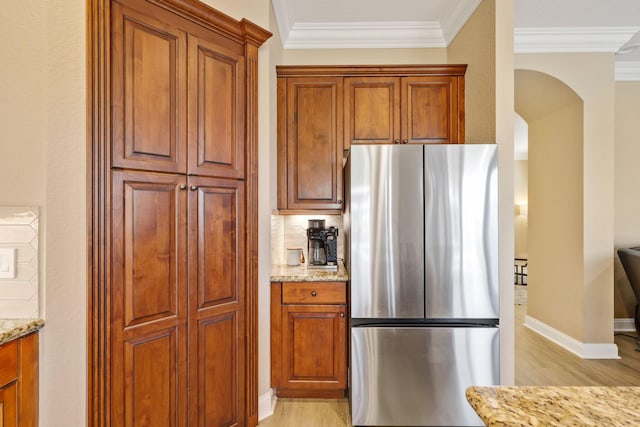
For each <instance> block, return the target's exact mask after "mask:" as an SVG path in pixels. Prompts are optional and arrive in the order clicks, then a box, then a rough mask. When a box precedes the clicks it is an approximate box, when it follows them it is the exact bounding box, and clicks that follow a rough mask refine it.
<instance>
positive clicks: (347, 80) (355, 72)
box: [277, 65, 466, 213]
mask: <svg viewBox="0 0 640 427" xmlns="http://www.w3.org/2000/svg"><path fill="white" fill-rule="evenodd" d="M465 71H466V65H400V66H391V65H384V66H343V67H338V66H278V67H277V74H278V209H279V210H280V211H282V212H287V211H293V212H299V211H305V210H313V211H317V210H324V211H327V213H339V212H341V211H342V207H343V206H342V197H343V195H342V191H343V189H342V186H343V183H342V159H343V156H344V154H343V151H344V150H348V149H349V147H350V146H351V144H400V143H404V144H461V143H464V74H465Z"/></svg>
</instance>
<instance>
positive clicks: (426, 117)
mask: <svg viewBox="0 0 640 427" xmlns="http://www.w3.org/2000/svg"><path fill="white" fill-rule="evenodd" d="M402 99H403V110H404V113H403V116H402V134H403V137H402V138H403V140H404V139H406V140H407V141H408V142H409V143H416V144H426V143H458V142H459V141H458V131H459V130H458V79H457V78H456V77H448V76H433V77H405V78H404V79H403V80H402Z"/></svg>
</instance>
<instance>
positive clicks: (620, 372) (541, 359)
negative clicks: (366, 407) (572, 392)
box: [259, 305, 640, 427]
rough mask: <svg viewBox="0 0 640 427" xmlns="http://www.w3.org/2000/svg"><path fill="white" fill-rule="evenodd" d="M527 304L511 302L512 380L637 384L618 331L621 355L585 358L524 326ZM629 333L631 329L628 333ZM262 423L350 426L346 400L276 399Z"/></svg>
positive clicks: (635, 356) (634, 361) (638, 376)
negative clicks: (512, 335) (513, 372)
mask: <svg viewBox="0 0 640 427" xmlns="http://www.w3.org/2000/svg"><path fill="white" fill-rule="evenodd" d="M526 307H527V306H526V305H516V307H515V324H516V326H515V361H516V363H515V364H516V366H515V380H516V385H635V386H640V352H637V351H635V348H636V342H635V340H633V339H631V338H627V337H624V336H616V337H615V342H616V344H617V345H618V349H619V354H620V356H621V359H619V360H584V359H580V358H579V357H578V356H576V355H574V354H573V353H571V352H569V351H567V350H565V349H563V348H562V347H560V346H558V345H556V344H554V343H552V342H550V341H548V340H546V339H545V338H542V337H541V336H540V335H538V334H536V333H535V332H533V331H531V330H529V329H527V328H526V327H524V326H523V323H524V316H525V314H526ZM628 334H632V333H631V332H630V333H628ZM259 426H260V427H299V426H305V427H351V421H350V417H349V403H348V402H347V400H346V399H343V400H335V399H279V400H278V404H277V405H276V410H275V413H274V414H273V415H272V416H271V417H269V418H266V419H265V420H263V421H262V422H261V423H260V424H259Z"/></svg>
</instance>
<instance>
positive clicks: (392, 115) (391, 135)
mask: <svg viewBox="0 0 640 427" xmlns="http://www.w3.org/2000/svg"><path fill="white" fill-rule="evenodd" d="M344 87H345V89H344V91H345V111H344V125H345V148H349V146H350V145H351V144H399V143H400V141H401V140H400V138H401V135H400V77H393V76H383V77H369V76H362V77H347V78H345V82H344Z"/></svg>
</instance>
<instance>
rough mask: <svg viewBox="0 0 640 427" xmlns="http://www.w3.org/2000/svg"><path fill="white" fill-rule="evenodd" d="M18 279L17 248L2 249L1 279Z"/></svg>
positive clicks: (0, 262) (0, 261)
mask: <svg viewBox="0 0 640 427" xmlns="http://www.w3.org/2000/svg"><path fill="white" fill-rule="evenodd" d="M15 278H16V248H0V279H15Z"/></svg>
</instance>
